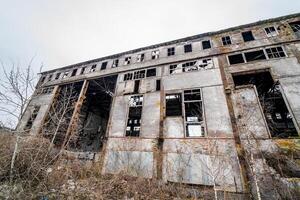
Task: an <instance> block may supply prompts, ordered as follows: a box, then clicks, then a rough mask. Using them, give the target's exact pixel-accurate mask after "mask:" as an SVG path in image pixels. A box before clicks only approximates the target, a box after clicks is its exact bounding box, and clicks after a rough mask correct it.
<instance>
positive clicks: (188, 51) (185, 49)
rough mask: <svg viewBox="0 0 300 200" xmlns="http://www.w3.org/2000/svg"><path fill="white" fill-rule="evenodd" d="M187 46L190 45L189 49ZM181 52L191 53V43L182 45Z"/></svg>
mask: <svg viewBox="0 0 300 200" xmlns="http://www.w3.org/2000/svg"><path fill="white" fill-rule="evenodd" d="M189 46H190V47H191V48H190V50H189V49H188V47H189ZM183 52H184V53H191V52H193V45H192V43H189V44H185V45H183Z"/></svg>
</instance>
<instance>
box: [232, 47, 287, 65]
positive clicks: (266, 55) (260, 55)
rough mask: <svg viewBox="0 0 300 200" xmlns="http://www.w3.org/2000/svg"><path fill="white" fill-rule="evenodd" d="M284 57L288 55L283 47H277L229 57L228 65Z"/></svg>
mask: <svg viewBox="0 0 300 200" xmlns="http://www.w3.org/2000/svg"><path fill="white" fill-rule="evenodd" d="M282 57H286V53H285V52H284V50H283V48H282V47H281V46H277V47H270V48H264V49H259V50H254V51H247V52H243V53H238V54H233V55H228V63H229V64H230V65H234V64H240V63H248V62H252V61H256V60H266V59H272V58H282Z"/></svg>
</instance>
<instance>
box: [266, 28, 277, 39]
mask: <svg viewBox="0 0 300 200" xmlns="http://www.w3.org/2000/svg"><path fill="white" fill-rule="evenodd" d="M265 32H266V34H267V36H268V37H274V36H276V35H278V33H277V31H276V29H275V27H274V26H270V27H266V28H265Z"/></svg>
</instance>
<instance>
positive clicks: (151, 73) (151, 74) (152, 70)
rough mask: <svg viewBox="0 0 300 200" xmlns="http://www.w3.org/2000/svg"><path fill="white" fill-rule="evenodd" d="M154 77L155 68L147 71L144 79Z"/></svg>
mask: <svg viewBox="0 0 300 200" xmlns="http://www.w3.org/2000/svg"><path fill="white" fill-rule="evenodd" d="M152 76H156V68H152V69H147V73H146V77H152Z"/></svg>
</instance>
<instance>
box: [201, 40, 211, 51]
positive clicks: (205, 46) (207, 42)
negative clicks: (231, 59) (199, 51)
mask: <svg viewBox="0 0 300 200" xmlns="http://www.w3.org/2000/svg"><path fill="white" fill-rule="evenodd" d="M202 48H203V49H210V48H211V44H210V40H205V41H202Z"/></svg>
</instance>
